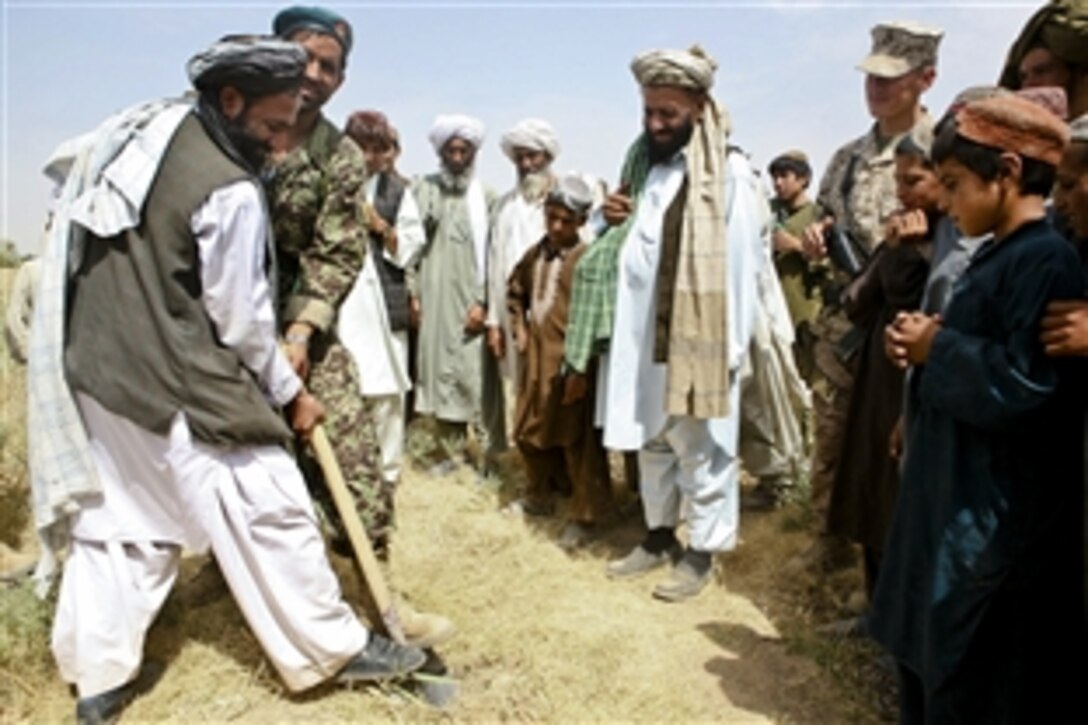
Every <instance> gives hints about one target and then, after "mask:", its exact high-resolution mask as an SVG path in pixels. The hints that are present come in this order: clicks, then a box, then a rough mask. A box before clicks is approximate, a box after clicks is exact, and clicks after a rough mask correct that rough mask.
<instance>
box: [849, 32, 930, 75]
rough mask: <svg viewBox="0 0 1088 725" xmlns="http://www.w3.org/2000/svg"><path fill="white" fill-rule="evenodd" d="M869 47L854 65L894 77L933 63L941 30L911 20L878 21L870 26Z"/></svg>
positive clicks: (876, 73) (875, 73) (873, 73)
mask: <svg viewBox="0 0 1088 725" xmlns="http://www.w3.org/2000/svg"><path fill="white" fill-rule="evenodd" d="M871 32H872V36H873V49H872V52H870V53H869V55H867V56H865V58H864V59H862V61H861V62H860V63H858V65H857V69H858V70H860V71H863V72H865V73H868V74H870V75H874V76H879V77H880V78H898V77H899V76H901V75H903V74H904V73H909V72H910V71H912V70H916V69H918V68H924V67H926V66H932V65H937V46H938V45H940V43H941V38H942V37H944V31H943V30H941V29H940V28H934V27H931V26H929V25H922V24H921V23H913V22H902V21H901V22H894V23H880V24H879V25H876V26H874V27H873V29H872V31H871Z"/></svg>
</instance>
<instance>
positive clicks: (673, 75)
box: [631, 45, 718, 91]
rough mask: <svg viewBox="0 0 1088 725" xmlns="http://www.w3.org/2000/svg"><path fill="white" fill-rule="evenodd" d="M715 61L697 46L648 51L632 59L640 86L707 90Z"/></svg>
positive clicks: (712, 81)
mask: <svg viewBox="0 0 1088 725" xmlns="http://www.w3.org/2000/svg"><path fill="white" fill-rule="evenodd" d="M717 69H718V63H717V61H715V60H714V58H712V57H711V56H710V54H709V53H707V52H706V51H705V50H703V49H702V48H701V47H700V46H698V45H693V46H691V49H690V50H649V51H646V52H645V53H642V54H641V55H638V56H636V57H635V59H634V60H633V61H631V72H632V73H634V75H635V80H637V81H638V83H639V85H641V86H679V87H681V88H690V89H692V90H696V91H709V90H710V88H711V86H713V85H714V71H716V70H717Z"/></svg>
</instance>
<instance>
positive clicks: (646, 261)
mask: <svg viewBox="0 0 1088 725" xmlns="http://www.w3.org/2000/svg"><path fill="white" fill-rule="evenodd" d="M684 173H685V159H684V156H683V153H680V154H677V155H676V156H675V157H674V158H673V159H672V160H671V161H669V162H667V163H663V164H657V165H655V166H654V167H653V168H652V169H651V170H650V174H649V176H648V178H647V179H646V185H645V186H644V187H643V191H642V196H641V197H640V198H639V202H638V206H637V208H636V212H635V219H634V222H633V224H632V227H631V231H630V233H629V235H628V237H627V239H626V241H625V242H624V245H623V249H622V250H621V252H620V261H619V274H618V284H617V295H616V316H615V321H614V324H613V334H612V342H611V346H610V348H609V352H608V354H607V355H606V356H605V357H604V359H603V360H602V364H601V368H600V384H599V386H598V398H597V416H598V420H599V421H600V422H601V423H602V424H603V427H604V440H605V445H606V446H607V447H609V448H613V449H618V450H636V449H637V450H639V451H640V453H639V465H640V469H641V477H642V478H641V481H640V490H641V493H642V500H643V512H644V514H645V517H646V524H647V526H648V527H649V528H651V529H652V528H657V527H661V526H668V527H675V526H677V525H678V523H679V521H680V518H681V509H682V504H683V502H684V501H685V500H686V502H687V507H688V510H687V522H688V526H689V531H688V538H689V544H690V546H691V547H692V548H694V549H697V550H699V551H724V550H728V549H731V548H733V547H734V546H735V545H736V541H737V531H738V528H739V483H740V467H739V461H738V459H737V443H738V441H737V438H738V431H739V420H740V395H739V390H740V369H741V365H742V364H743V362H744V359H745V357H746V355H747V353H748V344H749V341H750V340H751V337H752V330H753V326H754V324H755V317H756V312H757V309H758V307H759V293H758V289H757V280H758V276H759V273H760V271H761V267H762V265H763V264H765V255H764V254H763V248H764V245H765V236H766V234H767V233H768V229H767V225H766V219H767V216H766V213H765V208H764V205H765V203H766V202H765V201H764V200H763V198H762V195H761V194H760V191H759V187H758V184H757V182H756V177H755V174H754V173H753V171H752V169H751V166H750V165H749V163H748V161H747V159H745V158H744V157H743V156H741V155H740V154H738V153H731V154H730V155H729V158H728V160H727V181H726V186H725V195H726V205H725V209H726V239H727V242H726V244H727V255H728V256H727V271H726V274H727V275H728V279H727V280H726V283H727V284H726V291H727V294H728V299H729V303H728V304H729V308H728V309H729V317H728V321H727V324H728V328H729V329H728V335H729V338H728V339H729V367H730V408H729V409H730V411H731V413H730V415H729V416H727V417H725V418H715V419H710V420H701V419H697V418H693V417H688V416H670V415H668V414H667V413H666V410H665V389H666V384H667V381H666V377H667V376H666V372H667V371H666V366H665V365H664V364H659V363H655V362H654V360H653V348H654V331H655V325H654V315H655V312H656V292H657V290H656V287H657V269H658V264H659V262H660V249H661V230H662V227H663V221H664V216H665V212H666V210H667V209H668V207H669V204H670V203H671V202H672V200H673V198H674V197H675V196H676V193H677V191H678V190H679V189H680V186H681V184H682V182H683V178H684Z"/></svg>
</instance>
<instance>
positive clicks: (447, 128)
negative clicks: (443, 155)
mask: <svg viewBox="0 0 1088 725" xmlns="http://www.w3.org/2000/svg"><path fill="white" fill-rule="evenodd" d="M427 138H428V139H430V141H431V146H434V150H435V151H442V147H443V146H445V145H446V143H447V142H448V141H449V140H450V139H451V138H459V139H463V140H465V141H468V142H469V143H470V144H472V145H473V147H474V148H480V144H481V143H483V140H484V122H483V121H481V120H480V119H478V118H473V117H472V116H465V115H462V114H460V113H452V114H450V115H448V116H438V117H437V118H436V119H434V124H433V125H432V126H431V132H430V134H429V135H428V136H427Z"/></svg>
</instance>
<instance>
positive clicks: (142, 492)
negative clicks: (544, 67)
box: [29, 37, 424, 722]
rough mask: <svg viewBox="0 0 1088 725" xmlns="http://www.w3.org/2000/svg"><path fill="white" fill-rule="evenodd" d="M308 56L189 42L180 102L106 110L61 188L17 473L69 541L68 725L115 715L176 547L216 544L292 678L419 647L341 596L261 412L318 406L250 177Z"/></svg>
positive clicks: (286, 433)
mask: <svg viewBox="0 0 1088 725" xmlns="http://www.w3.org/2000/svg"><path fill="white" fill-rule="evenodd" d="M305 62H306V54H305V52H304V51H303V50H302V49H301V48H300V47H298V46H297V45H295V44H293V43H286V42H284V41H280V40H267V39H254V38H251V37H247V38H237V39H228V40H225V41H223V42H220V43H218V44H216V45H214V46H213V47H212V48H211V49H209V50H208V51H206V52H204V53H201V54H198V55H197V56H195V57H194V58H193V59H192V60H191V61H190V63H189V74H190V78H191V79H192V80H193V84H194V86H195V87H196V89H197V91H198V92H199V94H200V95H199V98H198V100H197V101H196V102H195V105H194V104H193V103H192V102H189V101H167V102H157V103H150V104H143V105H141V106H137V107H134V108H132V109H129V110H128V111H125V112H122V113H121V114H118V115H117V116H114V117H113V118H111V119H109V120H108V121H106V122H105V123H104V124H103V125H102V126H101V127H100V128H99V129H98V131H97V132H96V133H95V134H93V135H91V136H88V137H87V139H86V143H84V144H83V145H82V146H81V147H80V148H79V149H77V153H76V156H75V159H74V162H73V164H72V166H71V171H70V173H69V174H68V178H67V181H66V183H65V186H64V190H63V191H62V193H61V198H60V200H59V201H58V204H57V210H56V217H55V219H54V224H53V230H52V234H51V236H50V238H49V240H48V245H47V249H46V254H45V255H43V264H44V268H43V285H42V288H41V299H40V304H39V305H38V306H37V308H36V317H35V324H34V327H33V328H32V330H33V331H32V340H31V349H30V373H29V374H30V378H31V379H32V382H31V384H30V397H31V405H32V407H34V408H35V412H34V414H33V415H32V416H31V418H30V421H29V428H30V439H31V466H32V469H31V479H32V485H33V486H34V488H35V492H34V493H35V502H36V509H35V514H36V517H37V518H38V524H39V526H43V524H44V522H49V526H50V529H51V530H52V535H51V536H49V537H48V540H50V541H51V542H54V543H59V541H60V539H59V534H60V533H61V532H63V531H65V530H66V531H67V533H68V534H69V535H70V543H71V547H70V552H69V554H68V558H67V560H66V562H65V567H64V574H63V579H62V582H61V586H60V592H59V595H58V600H57V610H56V616H55V619H54V623H53V634H52V648H53V653H54V655H55V657H56V660H57V664H58V667H59V668H60V671H61V675H62V676H63V677H64V679H65V680H67V681H68V682H71V683H73V684H74V685H75V686H76V689H77V691H78V694H79V701H78V703H77V707H76V717H77V720H78V721H80V722H103V721H110V720H112V719H113V718H115V717H116V716H117V714H118V713H119V712H120V711H121V709H122V708H123V707H124V706H125V704H126V703H127V702H128V700H129V699H130V698H131V697H132V696H133V695H135V694H136V691H137V689H139V687H140V684H139V683H140V680H139V679H138V674H139V673H140V669H141V662H142V659H143V644H144V638H145V635H146V632H147V629H148V627H149V626H150V624H151V622H152V620H153V619H154V618H155V615H156V614H157V612H158V610H159V608H160V607H161V606H162V604H163V601H164V600H165V599H166V596H167V595H168V593H169V591H170V589H171V588H172V586H173V584H174V581H175V580H176V578H177V573H178V562H179V559H180V556H181V551H182V549H183V548H184V549H189V550H193V551H206V550H208V549H209V548H210V549H211V550H212V551H213V552H214V554H215V557H216V560H217V561H218V562H219V566H220V567H221V569H222V572H223V576H224V578H225V579H226V580H227V583H228V584H229V586H230V589H231V592H232V593H233V594H234V597H235V600H236V601H237V603H238V605H239V608H240V609H241V611H242V613H243V615H244V616H245V618H246V621H247V622H248V624H249V626H250V627H251V628H252V630H253V632H254V634H255V635H256V637H257V639H258V641H259V642H260V643H261V645H262V647H263V648H264V651H265V653H266V654H267V655H268V657H269V659H270V660H271V662H272V664H273V665H274V666H275V668H276V670H277V671H278V672H279V673H280V675H281V677H282V678H283V680H284V682H285V683H286V685H287V687H288V688H290V689H291V690H302V689H305V688H308V687H312V686H314V685H316V684H318V683H320V682H322V681H325V680H328V679H330V678H333V677H336V678H337V679H339V680H340V681H354V680H365V679H378V678H385V677H390V676H394V675H396V674H400V673H404V672H406V671H410V670H412V669H415V668H417V667H419V666H420V665H421V664H422V663H423V661H424V655H423V653H422V651H420V650H418V649H415V648H409V647H401V646H399V645H396V644H394V643H392V642H390V641H389V640H386V639H384V638H382V637H380V636H378V635H376V634H372V633H368V632H367V630H366V629H364V628H363V626H362V625H361V624H360V623H359V621H358V620H357V619H356V617H355V615H354V613H353V612H352V610H351V608H350V607H349V606H348V605H347V603H346V602H345V601H344V600H343V598H342V596H341V593H340V589H339V586H338V583H337V580H336V576H335V574H334V573H333V571H332V569H331V568H330V567H329V564H328V561H327V560H326V558H325V552H324V546H323V544H322V539H321V534H320V531H319V530H318V526H317V520H316V518H315V515H314V509H313V506H312V503H311V501H310V499H309V496H308V494H307V491H306V487H305V484H304V482H303V480H302V476H301V474H300V473H299V471H298V468H297V467H296V465H295V463H294V461H293V460H292V459H291V457H290V456H289V455H288V453H287V452H286V450H285V449H284V448H283V443H284V442H286V441H287V440H288V439H290V437H291V432H290V430H289V429H288V428H287V426H286V425H284V422H283V419H282V418H281V416H280V415H279V413H278V412H277V411H276V410H275V409H274V408H273V406H277V407H278V406H285V407H286V408H287V409H288V411H289V414H290V420H291V424H292V427H293V428H294V429H295V430H296V431H298V432H301V433H303V434H306V433H308V432H309V431H310V430H312V428H313V425H314V424H315V422H316V421H317V420H319V418H320V416H321V412H322V409H321V406H320V404H319V403H318V402H317V401H316V400H314V399H313V398H312V397H311V396H310V395H309V394H308V393H307V392H306V390H305V388H304V387H303V385H302V382H301V380H300V379H299V378H298V376H297V375H296V374H295V373H294V371H293V370H292V369H291V366H290V364H289V363H288V361H287V359H286V358H285V357H284V355H283V353H282V352H281V351H280V349H279V347H278V345H277V342H276V322H275V314H274V307H273V300H272V295H273V294H274V293H273V289H274V286H273V285H271V284H270V283H269V279H268V277H267V268H266V264H265V262H266V259H267V256H266V255H267V252H268V250H269V249H270V242H271V240H270V237H269V233H268V228H269V223H268V217H267V212H266V211H265V203H264V200H263V198H262V191H261V187H260V184H259V182H258V181H257V177H256V170H257V169H258V168H259V167H260V166H261V162H262V160H263V158H264V156H265V154H266V153H267V150H268V145H269V143H270V140H271V138H272V134H273V133H274V132H275V131H276V130H278V129H282V128H286V127H287V126H289V125H290V124H291V123H293V122H294V118H295V115H296V113H297V110H298V88H299V86H300V84H301V81H302V74H303V70H304V67H305ZM69 263H70V264H71V266H67V264H69ZM65 310H66V314H58V313H61V312H63V311H65ZM65 321H67V326H65ZM58 373H61V374H60V375H58ZM73 402H74V407H73V406H72V403H73ZM73 411H78V415H79V419H78V420H79V421H80V422H79V423H78V425H76V426H74V427H73V426H71V425H68V424H67V422H65V419H66V418H67V417H68V416H69V413H71V412H73ZM55 436H60V438H56V437H55ZM59 456H63V458H64V461H63V462H62V461H60V460H58V457H59ZM80 461H82V462H83V463H81V462H80ZM62 471H63V472H64V475H65V476H66V477H78V478H79V479H80V481H81V482H82V483H81V485H80V489H78V491H79V492H78V494H75V489H73V488H72V487H71V486H70V484H67V483H65V482H64V481H61V480H59V479H58V474H60V472H62ZM46 501H48V502H50V503H49V504H45V503H44V502H46ZM50 506H52V507H53V508H52V510H50ZM65 514H67V515H65Z"/></svg>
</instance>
